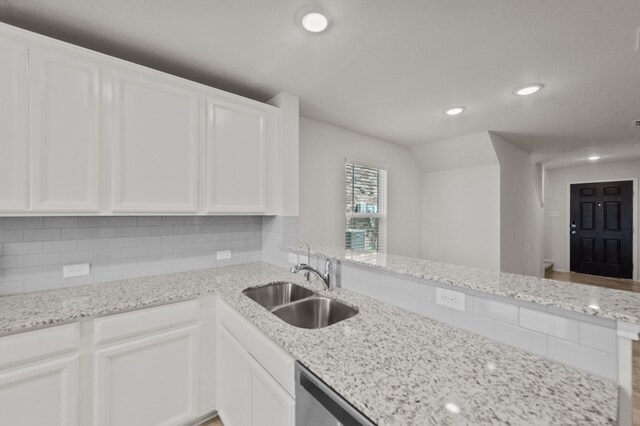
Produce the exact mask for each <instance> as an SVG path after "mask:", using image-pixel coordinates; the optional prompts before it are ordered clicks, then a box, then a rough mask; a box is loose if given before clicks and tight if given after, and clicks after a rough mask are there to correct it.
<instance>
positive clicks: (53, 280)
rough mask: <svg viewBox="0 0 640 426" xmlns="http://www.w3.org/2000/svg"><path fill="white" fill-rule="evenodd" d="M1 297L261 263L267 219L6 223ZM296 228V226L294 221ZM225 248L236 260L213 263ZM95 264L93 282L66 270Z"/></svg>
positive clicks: (0, 237)
mask: <svg viewBox="0 0 640 426" xmlns="http://www.w3.org/2000/svg"><path fill="white" fill-rule="evenodd" d="M2 219H3V220H2V222H1V224H2V225H0V294H11V293H16V292H22V291H37V290H45V289H51V288H57V287H66V286H71V285H80V284H91V283H98V282H104V281H112V280H117V279H123V278H133V277H140V276H145V275H151V274H157V273H170V272H178V271H185V270H190V269H195V268H198V269H200V268H208V267H215V266H221V265H223V264H225V265H229V264H233V263H244V262H254V261H259V260H261V258H262V218H261V217H247V216H242V217H223V216H211V217H182V216H172V217H46V218H42V217H29V218H13V217H12V218H2ZM296 223H297V222H296ZM219 249H225V250H228V249H231V250H232V251H233V257H232V259H230V260H226V261H224V262H220V261H217V260H216V259H215V252H216V250H219ZM85 262H89V263H91V265H92V273H91V275H89V276H87V277H78V278H77V279H63V278H62V265H65V264H73V263H85Z"/></svg>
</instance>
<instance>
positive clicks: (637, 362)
mask: <svg viewBox="0 0 640 426" xmlns="http://www.w3.org/2000/svg"><path fill="white" fill-rule="evenodd" d="M545 277H546V278H551V279H553V280H558V281H566V282H571V283H580V284H588V285H594V286H598V287H606V288H614V289H616V290H626V291H631V292H635V293H640V282H638V281H632V280H624V279H618V278H607V277H598V276H595V275H586V274H578V273H575V272H556V271H553V270H549V271H547V273H546V274H545ZM632 374H633V424H634V425H640V342H633V373H632Z"/></svg>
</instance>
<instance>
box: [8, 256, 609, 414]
mask: <svg viewBox="0 0 640 426" xmlns="http://www.w3.org/2000/svg"><path fill="white" fill-rule="evenodd" d="M301 279H302V277H301V276H300V275H294V274H290V273H289V272H287V271H286V270H284V269H281V268H277V267H274V266H271V265H267V264H264V263H252V264H245V265H237V266H229V267H224V268H217V269H209V270H202V271H193V272H185V273H178V274H169V275H162V276H155V277H146V278H139V279H132V280H126V281H118V282H113V283H104V284H98V285H93V286H82V287H73V288H66V289H59V290H51V291H44V292H38V293H29V294H19V295H11V296H3V297H0V333H3V334H6V333H13V332H18V331H25V330H28V329H32V328H34V327H41V326H46V325H53V324H60V323H65V322H69V321H74V320H79V319H82V318H93V317H96V316H101V315H108V314H115V313H119V312H123V311H127V310H132V309H140V308H144V307H148V306H153V305H156V304H162V303H169V302H175V301H179V300H185V299H189V298H195V297H199V296H202V295H208V294H219V295H220V296H221V297H222V299H223V300H224V301H225V302H226V303H228V304H229V305H230V306H232V307H233V308H234V309H236V310H237V311H238V312H240V313H241V314H242V315H244V316H245V317H246V318H248V319H249V320H250V321H251V322H252V323H254V324H255V325H256V326H257V327H258V328H259V329H261V330H262V331H263V332H264V333H265V334H266V335H267V336H269V337H270V338H272V339H273V340H274V341H275V342H276V343H278V344H279V345H280V346H282V347H283V348H285V349H286V350H287V351H289V352H290V353H291V354H292V355H293V356H294V357H295V358H297V359H298V360H300V361H301V362H302V363H303V364H305V365H306V366H307V367H308V368H310V369H311V370H312V371H313V372H314V373H316V374H317V375H318V376H319V377H320V378H321V379H322V380H324V381H325V382H326V383H327V384H329V385H330V386H331V387H332V388H334V389H335V390H336V391H337V392H338V393H340V394H341V395H342V396H343V397H345V398H346V399H347V400H348V401H350V402H351V403H352V404H353V405H354V406H355V407H357V408H358V409H360V410H361V411H362V412H363V413H364V414H365V415H367V416H368V417H370V418H371V419H372V420H373V421H375V422H376V423H378V424H380V425H447V424H469V425H482V424H511V425H549V424H562V425H569V424H573V425H586V424H590V425H610V424H615V423H616V420H615V419H616V416H617V414H616V411H617V402H618V390H617V386H616V385H615V384H614V383H612V382H608V381H606V380H602V379H600V378H597V377H595V376H591V375H589V374H585V373H582V372H580V371H577V370H574V369H572V368H569V367H566V366H564V365H562V364H558V363H555V362H552V361H549V360H547V359H544V358H541V357H538V356H535V355H531V354H527V353H524V352H521V351H518V350H516V349H513V348H511V347H508V346H505V345H502V344H499V343H495V342H493V341H491V340H488V339H485V338H482V337H480V336H477V335H474V334H471V333H469V332H466V331H463V330H459V329H455V328H452V327H449V326H447V325H444V324H441V323H438V322H436V321H433V320H430V319H427V318H424V317H421V316H418V315H415V314H412V313H409V312H407V311H404V310H402V309H399V308H395V307H392V306H389V305H386V304H384V303H381V302H378V301H375V300H372V299H370V298H367V297H365V296H361V295H358V294H355V293H352V292H349V291H347V290H341V289H337V290H335V291H332V292H330V293H328V294H327V295H328V296H330V297H334V298H337V299H340V300H342V301H343V302H345V303H347V304H349V305H353V306H356V307H358V308H359V310H360V312H359V314H358V315H356V316H355V317H353V318H351V319H348V320H346V321H343V322H340V323H338V324H334V325H332V326H330V327H327V328H324V329H319V330H304V329H299V328H295V327H292V326H290V325H288V324H286V323H285V322H283V321H281V320H280V319H278V318H277V317H276V316H274V315H273V314H271V313H269V312H268V311H267V310H265V309H264V308H262V307H261V306H259V305H257V304H256V303H255V302H253V301H252V300H250V299H249V298H247V297H246V296H244V294H242V290H243V289H245V288H246V287H250V286H256V285H262V284H266V283H268V282H272V281H277V280H289V281H294V282H298V283H300V282H301V281H300V280H301ZM318 288H319V287H318V286H314V289H316V290H317V289H318ZM325 293H326V292H325ZM447 403H453V404H456V405H457V406H458V407H459V408H460V413H459V414H452V413H450V412H449V411H447V410H446V409H445V405H446V404H447Z"/></svg>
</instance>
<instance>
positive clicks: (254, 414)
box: [250, 358, 296, 426]
mask: <svg viewBox="0 0 640 426" xmlns="http://www.w3.org/2000/svg"><path fill="white" fill-rule="evenodd" d="M250 365H251V385H250V386H251V426H294V425H295V415H296V409H295V408H296V402H295V400H294V399H293V398H292V397H291V396H290V395H289V394H288V393H287V392H286V391H285V390H284V388H283V387H282V386H280V384H279V383H278V382H277V381H276V380H275V379H274V378H273V377H271V376H270V375H269V373H267V371H266V370H265V369H264V368H263V367H262V366H261V365H260V364H258V362H257V361H255V360H254V359H253V358H251V359H250Z"/></svg>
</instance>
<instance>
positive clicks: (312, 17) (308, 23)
mask: <svg viewBox="0 0 640 426" xmlns="http://www.w3.org/2000/svg"><path fill="white" fill-rule="evenodd" d="M302 26H303V27H304V29H305V30H307V31H309V32H310V33H321V32H322V31H324V30H326V29H327V27H328V26H329V19H328V18H327V17H326V16H325V15H324V14H322V13H320V12H309V13H307V14H306V15H304V16H303V17H302Z"/></svg>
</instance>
